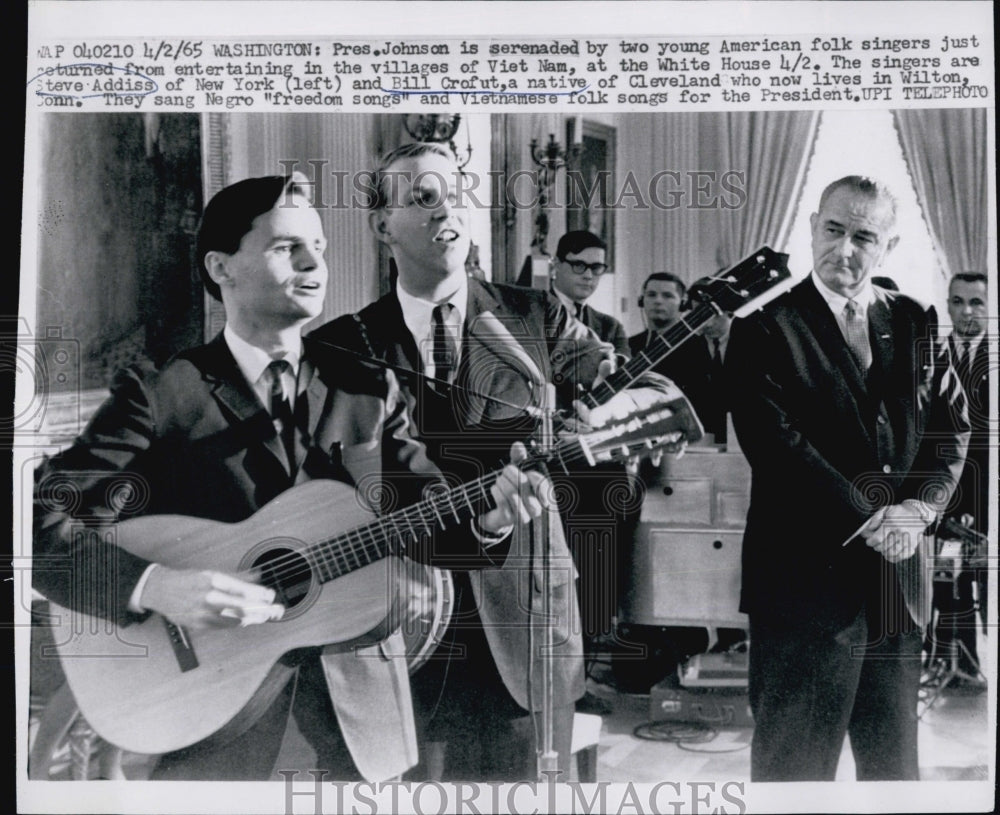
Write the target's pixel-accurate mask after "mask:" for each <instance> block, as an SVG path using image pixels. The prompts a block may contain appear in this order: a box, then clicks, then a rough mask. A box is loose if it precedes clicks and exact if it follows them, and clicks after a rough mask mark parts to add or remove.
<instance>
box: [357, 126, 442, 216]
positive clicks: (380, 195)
mask: <svg viewBox="0 0 1000 815" xmlns="http://www.w3.org/2000/svg"><path fill="white" fill-rule="evenodd" d="M428 154H433V155H436V156H442V157H443V158H446V159H448V160H450V161H455V154H454V153H452V152H451V150H449V149H448V148H447V147H445V146H444V145H443V144H439V143H437V142H429V141H415V142H407V143H406V144H403V145H400V146H399V147H397V148H396V149H395V150H390V151H389V152H388V153H383V154H382V156H381V157H380V158H379V159H378V161H377V162H376V164H375V169H374V170H373V171H372V178H371V180H372V190H371V196H370V197H369V199H368V209H371V210H376V209H385V208H386V207H387V206H389V190H388V183H387V174H386V171H387V170H388V169H389V168H390V167H391V166H392V165H393V164H395V163H396V162H397V161H400V160H402V159H406V158H417V157H419V156H426V155H428ZM456 166H457V164H456ZM458 172H461V170H459V171H458Z"/></svg>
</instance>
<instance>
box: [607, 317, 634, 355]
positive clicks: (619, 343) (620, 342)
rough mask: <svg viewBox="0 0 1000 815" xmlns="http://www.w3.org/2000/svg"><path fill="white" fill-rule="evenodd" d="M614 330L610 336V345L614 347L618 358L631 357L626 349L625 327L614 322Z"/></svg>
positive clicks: (616, 321)
mask: <svg viewBox="0 0 1000 815" xmlns="http://www.w3.org/2000/svg"><path fill="white" fill-rule="evenodd" d="M614 326H615V330H614V333H613V334H612V335H611V344H612V345H613V346H614V347H615V353H616V354H618V355H619V356H623V357H630V356H632V354H631V352H630V351H629V347H628V336H627V335H626V334H625V326H623V325H622V324H621V323H620V322H619V321H618V320H615V321H614Z"/></svg>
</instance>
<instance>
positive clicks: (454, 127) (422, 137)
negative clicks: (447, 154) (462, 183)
mask: <svg viewBox="0 0 1000 815" xmlns="http://www.w3.org/2000/svg"><path fill="white" fill-rule="evenodd" d="M461 122H462V115H461V114H460V113H406V114H404V115H403V127H404V128H406V132H407V133H409V134H410V138H412V139H416V140H417V141H426V142H435V143H437V144H447V145H448V146H449V147H450V148H451V152H452V153H453V154H454V156H455V161H456V162H457V163H458V169H460V170H461V169H463V168H464V167H465V165H466V164H468V163H469V161H470V160H471V159H472V139H471V138H470V137H469V135H468V127H466V147H465V153H464V158H463V156H462V155H461V154H460V153H459V152H458V147H457V146H456V145H455V134H456V133H458V126H459V125H460V124H461Z"/></svg>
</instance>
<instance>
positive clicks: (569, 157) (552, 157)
mask: <svg viewBox="0 0 1000 815" xmlns="http://www.w3.org/2000/svg"><path fill="white" fill-rule="evenodd" d="M566 134H567V137H568V138H567V140H568V141H569V142H570V146H569V148H568V149H563V146H562V145H561V144H560V143H559V142H557V141H556V137H555V134H554V133H549V141H548V144H546V145H545V146H544V147H542V146H539V144H538V139H532V140H531V158H532V160H533V161H534V162H535V164H537V165H538V167H539V172H538V214H537V215H536V216H535V234H534V236H533V237H532V239H531V248H532V249H533V250H537V254H540V255H548V254H549V252H548V249H546V248H545V242H546V240H547V239H548V236H549V215H548V213H547V212H546V210H547V209H548V206H549V190H550V189H551V188H552V185H553V184H554V183H555V180H556V173H557V172H558V171H559V170H560V169H562V168H563V167H567V168H568V167H572V166H573V164H574V163H575V162H576V160H577V158H579V156H580V147H581V144H580V143H581V141H582V139H583V122H582V120H580V117H575V118H573V119H570V120H569V122H568V123H567V127H566Z"/></svg>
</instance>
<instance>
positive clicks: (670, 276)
mask: <svg viewBox="0 0 1000 815" xmlns="http://www.w3.org/2000/svg"><path fill="white" fill-rule="evenodd" d="M654 280H663V281H665V282H667V283H673V284H674V285H675V286H677V293H678V294H679V295H680V296H681V297H683V296H684V293H685V292H686V291H687V286H686V285H684V281H683V280H681V279H680V278H679V277H678V276H677V275H675V274H674V273H673V272H653V273H652V274H651V275H650V276H649V277H647V278H646V280H645V281H644V282H643V284H642V289H641V290H640V294H645V293H646V286H648V285H649V284H650V283H651V282H653V281H654Z"/></svg>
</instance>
